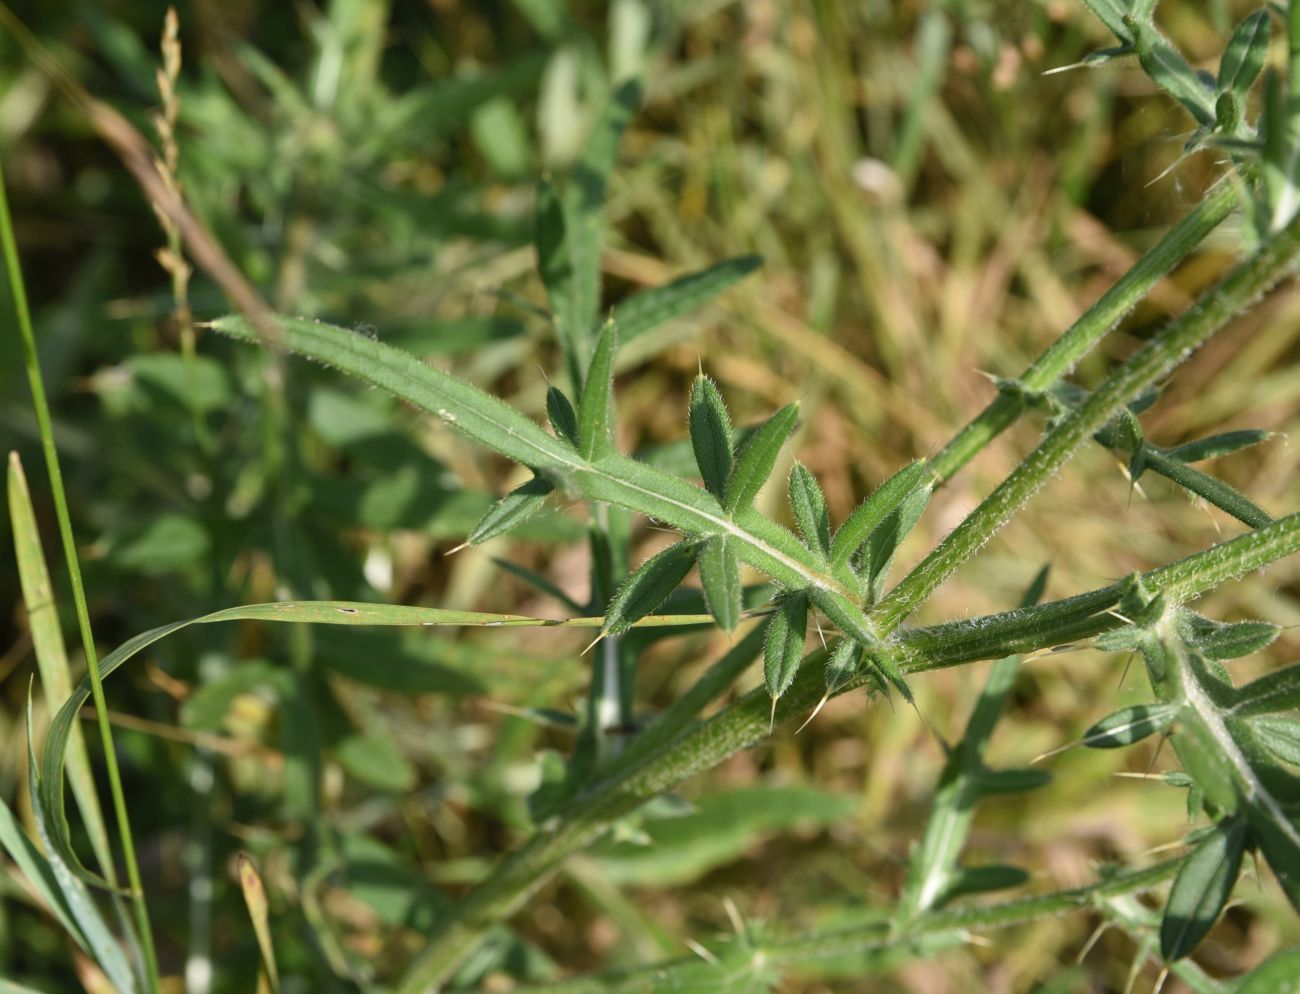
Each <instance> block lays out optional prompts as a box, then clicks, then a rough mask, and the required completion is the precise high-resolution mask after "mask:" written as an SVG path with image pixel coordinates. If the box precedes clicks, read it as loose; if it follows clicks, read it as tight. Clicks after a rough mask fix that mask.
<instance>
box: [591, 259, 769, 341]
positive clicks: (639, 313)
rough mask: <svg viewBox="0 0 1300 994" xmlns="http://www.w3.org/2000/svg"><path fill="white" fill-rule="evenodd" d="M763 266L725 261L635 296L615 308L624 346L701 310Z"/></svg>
mask: <svg viewBox="0 0 1300 994" xmlns="http://www.w3.org/2000/svg"><path fill="white" fill-rule="evenodd" d="M762 264H763V260H762V259H761V258H760V257H759V256H756V255H742V256H738V257H737V258H735V259H724V260H723V261H722V262H719V263H717V264H716V265H713V266H709V267H708V268H707V269H701V270H699V271H698V272H695V273H689V274H687V275H686V276H681V277H678V278H677V279H675V280H673V281H672V282H671V283H666V284H664V285H663V286H657V287H653V288H651V289H649V290H642V291H641V292H640V293H636V294H633V295H632V296H630V297H628V298H627V299H626V300H624V301H623V302H622V303H621V304H619V305H618V306H617V307H616V308H614V320H615V321H617V322H618V327H619V331H620V333H621V334H622V336H623V342H624V344H626V343H628V342H630V341H632V340H633V339H634V338H637V337H639V336H641V335H643V334H645V333H646V332H647V331H651V330H653V329H655V328H658V327H659V326H660V325H663V324H667V323H668V322H669V321H672V320H674V319H676V318H679V317H681V316H682V315H683V314H689V313H690V312H691V311H694V310H696V309H698V308H700V307H702V306H703V305H704V304H706V303H708V302H709V301H710V300H712V299H713V298H714V297H716V296H717V295H718V294H720V293H722V292H723V291H724V290H726V289H728V288H729V287H731V286H733V285H734V284H736V283H738V282H739V281H740V280H742V279H744V278H745V277H746V276H748V275H749V274H750V273H752V272H753V271H754V270H755V269H757V268H758V267H759V266H761V265H762Z"/></svg>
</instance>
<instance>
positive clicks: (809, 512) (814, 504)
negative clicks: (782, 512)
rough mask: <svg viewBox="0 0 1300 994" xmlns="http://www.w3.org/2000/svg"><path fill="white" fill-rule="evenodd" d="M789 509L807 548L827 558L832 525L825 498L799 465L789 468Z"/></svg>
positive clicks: (807, 473)
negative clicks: (792, 512)
mask: <svg viewBox="0 0 1300 994" xmlns="http://www.w3.org/2000/svg"><path fill="white" fill-rule="evenodd" d="M790 507H791V509H792V510H793V511H794V520H795V524H797V525H798V526H799V533H800V534H801V535H803V540H804V542H805V543H806V544H807V546H808V548H810V549H811V550H812V551H814V552H819V553H821V554H822V555H824V556H829V555H830V551H831V524H830V519H829V518H828V517H827V514H826V495H825V494H823V493H822V488H821V485H820V484H819V483H818V482H817V478H816V477H815V476H813V475H812V472H811V471H810V470H809V469H808V467H807V466H805V465H804V464H803V463H801V462H796V463H795V464H794V466H792V467H791V468H790Z"/></svg>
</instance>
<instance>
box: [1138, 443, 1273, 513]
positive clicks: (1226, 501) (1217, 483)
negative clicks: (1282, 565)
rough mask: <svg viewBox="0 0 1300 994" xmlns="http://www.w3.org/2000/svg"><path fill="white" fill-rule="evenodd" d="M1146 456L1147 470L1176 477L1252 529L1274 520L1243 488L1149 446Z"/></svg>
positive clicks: (1196, 493)
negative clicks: (1240, 488)
mask: <svg viewBox="0 0 1300 994" xmlns="http://www.w3.org/2000/svg"><path fill="white" fill-rule="evenodd" d="M1142 457H1143V461H1144V463H1145V466H1146V468H1147V469H1150V470H1152V471H1153V472H1156V473H1159V474H1160V475H1161V476H1163V477H1165V478H1166V479H1169V480H1172V481H1173V482H1174V483H1177V484H1178V485H1179V486H1180V487H1182V488H1183V489H1184V490H1187V491H1188V492H1190V493H1192V494H1195V495H1196V496H1197V497H1200V498H1202V499H1203V500H1206V501H1209V502H1210V503H1211V504H1213V505H1214V506H1215V507H1217V508H1219V509H1220V510H1222V511H1226V512H1227V513H1228V514H1231V515H1232V516H1233V517H1234V518H1236V519H1237V520H1238V521H1241V522H1243V523H1245V524H1248V525H1250V527H1252V528H1262V527H1264V526H1265V525H1266V524H1268V523H1269V522H1270V521H1272V520H1273V518H1272V517H1271V516H1270V515H1269V514H1268V512H1267V511H1265V510H1264V509H1263V508H1261V507H1260V506H1259V505H1258V504H1256V503H1255V502H1254V501H1252V500H1251V499H1250V498H1249V497H1247V496H1246V495H1245V494H1243V493H1242V492H1241V491H1240V490H1237V489H1236V488H1235V487H1231V486H1229V485H1228V484H1226V483H1224V482H1223V481H1222V480H1219V479H1216V478H1215V477H1213V476H1210V475H1209V474H1208V473H1202V472H1201V471H1200V470H1199V469H1196V468H1194V467H1192V466H1189V465H1187V464H1186V463H1183V462H1179V461H1178V460H1177V459H1170V458H1169V457H1167V456H1164V455H1161V454H1160V453H1159V452H1157V451H1156V450H1155V449H1151V448H1149V447H1148V448H1144V449H1143V450H1142Z"/></svg>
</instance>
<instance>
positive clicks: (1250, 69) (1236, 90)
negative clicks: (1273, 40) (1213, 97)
mask: <svg viewBox="0 0 1300 994" xmlns="http://www.w3.org/2000/svg"><path fill="white" fill-rule="evenodd" d="M1271 30H1272V22H1271V20H1270V17H1269V13H1268V11H1267V10H1262V9H1261V10H1257V11H1254V12H1253V13H1251V14H1249V15H1248V16H1247V17H1246V18H1245V20H1243V21H1242V22H1241V23H1240V24H1238V25H1237V27H1236V30H1234V31H1233V32H1232V37H1231V38H1229V39H1228V46H1227V48H1225V49H1224V50H1223V58H1221V59H1220V60H1219V79H1218V83H1219V90H1220V91H1226V92H1231V93H1233V94H1234V95H1236V96H1237V97H1239V98H1244V97H1245V96H1246V93H1247V92H1248V91H1249V90H1250V87H1251V85H1252V84H1253V83H1254V82H1255V80H1256V79H1257V78H1258V77H1259V74H1260V72H1262V71H1263V69H1264V61H1265V59H1266V58H1267V57H1268V41H1269V35H1270V33H1271Z"/></svg>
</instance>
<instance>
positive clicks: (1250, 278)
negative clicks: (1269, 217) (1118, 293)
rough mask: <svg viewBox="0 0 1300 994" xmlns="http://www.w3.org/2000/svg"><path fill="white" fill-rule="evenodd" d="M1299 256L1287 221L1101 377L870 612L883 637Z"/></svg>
mask: <svg viewBox="0 0 1300 994" xmlns="http://www.w3.org/2000/svg"><path fill="white" fill-rule="evenodd" d="M1297 252H1300V221H1296V220H1293V221H1292V222H1291V223H1290V224H1288V225H1287V226H1286V227H1285V228H1283V229H1282V230H1281V231H1279V232H1278V233H1277V234H1276V235H1274V236H1273V237H1272V238H1270V239H1269V240H1268V241H1267V242H1265V243H1264V245H1263V246H1262V247H1261V248H1260V249H1259V251H1257V252H1256V253H1255V254H1254V255H1253V256H1251V258H1249V259H1247V260H1246V261H1245V262H1243V263H1241V264H1240V265H1239V266H1237V267H1236V268H1235V269H1234V270H1233V271H1232V272H1231V273H1229V274H1228V275H1227V276H1226V277H1225V278H1224V279H1223V280H1222V281H1220V282H1219V283H1218V284H1217V285H1216V286H1215V287H1214V288H1213V289H1212V290H1210V291H1209V292H1208V293H1206V294H1205V295H1204V296H1203V297H1202V298H1201V299H1200V301H1198V302H1197V304H1196V306H1194V307H1193V308H1192V309H1191V310H1189V311H1187V312H1186V313H1184V314H1182V315H1181V316H1179V317H1178V318H1175V319H1174V320H1173V321H1171V322H1169V324H1167V325H1166V326H1165V328H1164V329H1163V330H1162V331H1161V332H1160V333H1159V334H1158V335H1157V336H1156V337H1155V338H1154V339H1152V340H1151V341H1150V342H1148V343H1147V344H1146V345H1145V346H1143V347H1142V348H1141V349H1140V350H1138V352H1136V353H1135V354H1134V355H1133V356H1132V357H1131V358H1130V359H1129V360H1128V361H1127V362H1126V363H1124V365H1122V366H1120V367H1119V368H1118V369H1117V370H1115V371H1114V372H1113V373H1111V374H1110V376H1108V377H1106V379H1105V380H1104V381H1103V382H1102V384H1101V385H1100V386H1099V387H1098V388H1097V389H1096V390H1094V391H1093V392H1092V393H1091V394H1090V395H1089V397H1088V399H1087V400H1086V401H1085V402H1084V403H1083V404H1082V405H1080V407H1079V408H1078V409H1077V410H1075V411H1073V412H1072V413H1070V414H1069V415H1068V416H1066V417H1065V418H1063V419H1062V420H1061V421H1060V422H1059V423H1058V424H1057V425H1056V427H1055V428H1053V429H1052V430H1051V431H1049V432H1048V433H1047V435H1046V436H1045V437H1044V438H1043V441H1042V442H1041V443H1039V445H1038V447H1037V448H1036V449H1034V451H1033V452H1031V453H1030V454H1029V455H1028V456H1027V457H1026V458H1025V460H1024V461H1023V462H1021V463H1020V465H1018V466H1017V467H1016V468H1015V470H1014V471H1012V473H1011V475H1010V476H1008V477H1007V478H1006V479H1005V480H1003V481H1002V483H1001V484H999V485H998V487H997V488H996V489H995V490H994V491H993V492H992V493H991V494H989V495H988V497H986V498H985V499H984V500H983V501H981V502H980V504H979V506H978V507H976V508H975V510H974V511H972V512H971V513H970V514H969V515H967V516H966V518H965V519H964V520H963V521H962V522H961V524H959V525H958V526H957V527H956V528H954V529H953V530H952V531H951V532H950V533H949V534H948V536H947V537H946V538H945V539H944V540H943V541H942V542H940V543H939V545H938V546H936V547H935V548H934V549H933V550H932V551H931V552H930V554H929V555H927V556H926V557H925V558H924V559H923V560H922V561H921V562H920V563H919V564H917V566H916V567H915V568H914V569H913V570H912V571H911V572H910V573H908V574H907V576H905V577H904V578H903V579H902V580H901V581H900V582H899V584H898V586H896V587H895V588H894V589H893V590H891V591H890V592H889V594H888V595H887V596H886V597H885V598H884V600H882V601H881V602H880V603H879V604H878V605H877V606H876V607H875V609H873V610H872V611H871V612H870V616H871V618H872V620H873V621H874V622H875V623H876V625H877V630H878V631H880V632H881V633H882V634H885V635H887V634H888V633H890V632H892V631H893V630H894V629H895V628H897V627H898V626H899V624H901V623H902V621H903V620H904V619H905V618H907V617H908V616H909V615H910V614H911V613H912V612H913V611H915V610H916V609H917V608H918V607H920V606H921V604H922V603H923V602H924V601H925V600H926V599H927V598H928V597H929V596H930V594H931V593H933V592H934V590H935V588H936V587H938V586H939V584H941V583H942V582H943V581H944V580H946V579H947V578H948V577H949V576H951V575H952V573H953V571H954V570H956V569H957V567H958V566H960V565H961V564H962V563H963V562H965V561H966V560H967V559H968V558H970V557H971V556H972V555H974V554H975V552H976V551H978V550H979V549H980V547H981V546H983V545H984V543H986V542H987V541H988V540H989V539H991V538H992V537H993V535H994V534H995V533H996V532H997V531H998V530H999V529H1000V528H1001V527H1002V526H1003V525H1004V524H1005V523H1006V522H1007V521H1008V520H1009V519H1010V517H1011V516H1012V515H1013V514H1014V513H1015V512H1016V511H1017V510H1019V508H1020V507H1021V506H1022V505H1023V504H1024V503H1025V502H1026V501H1027V500H1029V498H1030V497H1032V496H1033V495H1034V494H1035V493H1037V492H1038V490H1039V489H1040V488H1041V487H1042V486H1043V485H1044V484H1045V483H1046V482H1047V481H1048V480H1049V479H1051V478H1052V477H1053V476H1054V475H1055V474H1056V473H1057V472H1058V471H1059V470H1060V468H1061V466H1062V465H1064V464H1065V462H1066V461H1067V460H1068V459H1069V458H1070V457H1071V456H1072V455H1073V454H1074V452H1075V451H1076V450H1077V449H1078V448H1079V446H1080V445H1081V444H1083V443H1084V442H1086V441H1087V440H1088V438H1089V437H1090V436H1091V435H1092V434H1093V432H1095V431H1097V429H1099V428H1101V427H1102V426H1103V425H1104V424H1105V423H1106V422H1107V421H1108V420H1109V419H1110V418H1111V417H1112V416H1113V415H1114V414H1115V412H1116V411H1117V410H1119V408H1120V407H1122V406H1123V405H1124V404H1126V403H1128V402H1129V401H1130V400H1132V399H1133V397H1135V396H1136V395H1137V394H1138V393H1140V392H1141V391H1142V390H1144V389H1145V388H1147V387H1149V386H1150V385H1152V384H1153V383H1155V382H1156V381H1157V380H1159V379H1160V377H1162V376H1164V375H1165V374H1166V373H1168V372H1169V371H1170V370H1172V369H1173V368H1174V367H1175V366H1177V365H1178V364H1179V363H1180V362H1182V361H1183V360H1184V359H1186V358H1187V356H1188V355H1189V354H1191V352H1192V351H1193V350H1194V349H1196V348H1198V347H1199V346H1200V345H1202V344H1203V343H1204V342H1205V341H1206V340H1207V339H1209V338H1210V337H1211V336H1212V335H1214V334H1215V333H1216V332H1217V331H1218V330H1219V329H1221V328H1223V327H1224V326H1225V325H1226V324H1228V322H1229V321H1231V320H1232V319H1233V318H1235V317H1236V316H1237V315H1238V314H1240V313H1241V312H1242V311H1243V310H1245V309H1246V308H1247V307H1249V306H1250V304H1251V303H1252V302H1254V301H1255V300H1256V299H1257V298H1258V297H1259V296H1260V295H1261V294H1262V293H1264V292H1265V291H1266V290H1268V289H1269V288H1270V287H1272V286H1273V285H1274V284H1275V283H1277V282H1278V281H1279V280H1280V279H1281V278H1282V277H1283V276H1284V275H1286V273H1287V272H1288V271H1289V270H1290V264H1291V261H1292V260H1293V259H1294V258H1295V256H1296V254H1297Z"/></svg>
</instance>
